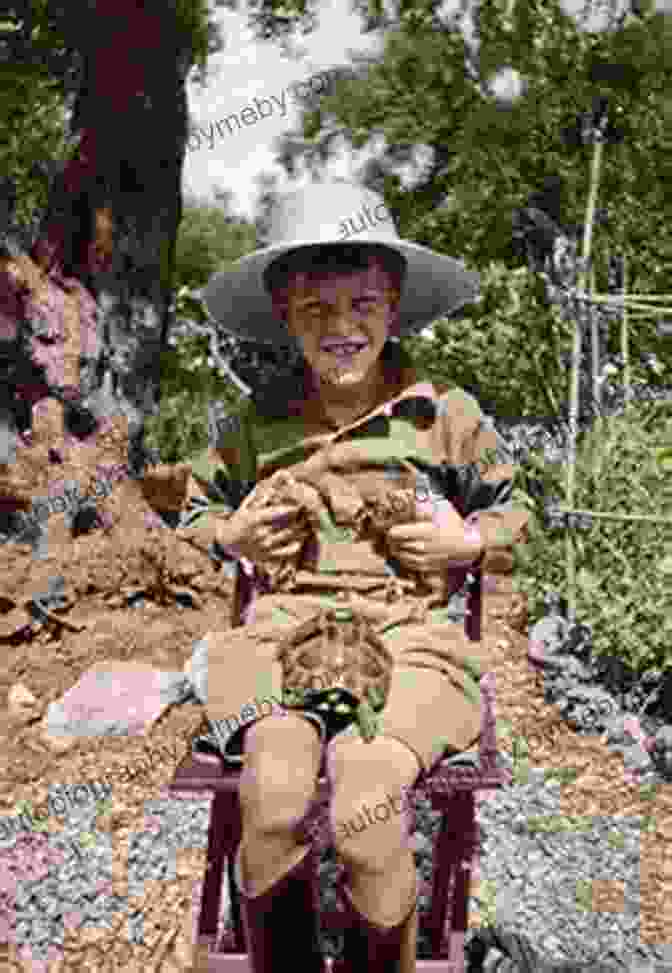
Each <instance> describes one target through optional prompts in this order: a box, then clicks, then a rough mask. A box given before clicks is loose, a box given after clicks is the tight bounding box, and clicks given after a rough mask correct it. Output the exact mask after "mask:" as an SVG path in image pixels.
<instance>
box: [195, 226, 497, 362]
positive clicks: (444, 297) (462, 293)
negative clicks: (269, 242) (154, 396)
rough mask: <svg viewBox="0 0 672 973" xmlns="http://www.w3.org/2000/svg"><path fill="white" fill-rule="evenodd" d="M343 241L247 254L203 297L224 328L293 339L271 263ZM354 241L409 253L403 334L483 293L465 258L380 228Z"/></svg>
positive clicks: (264, 338)
mask: <svg viewBox="0 0 672 973" xmlns="http://www.w3.org/2000/svg"><path fill="white" fill-rule="evenodd" d="M343 242H345V241H342V240H340V241H336V240H335V241H333V243H329V242H326V241H325V240H324V239H321V240H317V239H313V240H295V241H293V242H292V243H291V245H288V244H286V243H282V244H275V245H273V246H270V247H266V248H264V249H263V250H257V251H255V252H254V253H251V254H248V255H247V256H245V257H241V258H240V260H238V261H237V262H236V263H235V264H234V265H233V267H230V268H228V269H227V270H224V271H221V272H219V273H217V274H215V275H214V276H213V277H212V278H211V279H210V281H209V282H208V283H207V285H206V286H205V287H204V288H203V289H202V291H201V292H200V293H201V297H202V299H203V301H204V302H205V305H206V307H207V308H208V311H209V312H210V314H211V315H212V317H213V318H214V319H215V321H216V322H217V323H218V324H219V325H220V326H221V327H222V329H223V330H225V331H228V332H230V333H231V334H236V335H239V336H240V337H244V338H248V339H251V340H253V341H259V342H263V343H266V344H276V343H277V342H279V341H282V340H283V337H284V340H287V339H286V337H285V336H284V335H283V327H282V322H280V321H278V319H277V318H276V316H275V314H274V313H273V306H272V303H271V298H270V296H269V294H268V292H267V291H266V289H265V287H264V272H265V271H266V268H267V267H268V266H269V265H270V264H271V263H273V261H274V260H277V259H278V258H279V257H282V256H284V255H285V254H287V253H290V252H294V251H295V250H302V249H304V248H306V247H317V246H320V247H326V246H334V245H338V244H342V243H343ZM348 244H349V245H352V246H371V245H377V246H383V247H386V248H387V249H389V250H392V251H394V252H395V253H397V254H399V255H400V256H402V257H403V258H404V259H405V261H406V277H405V281H404V287H403V292H402V295H401V300H400V303H399V334H400V335H409V334H413V333H416V332H418V331H420V330H421V329H422V328H424V327H426V326H427V325H429V324H431V322H432V321H435V320H436V319H437V318H439V317H441V316H442V315H448V314H454V313H455V312H456V311H458V310H459V309H460V308H461V307H464V306H465V305H466V304H470V303H472V302H473V301H474V300H475V299H476V298H477V297H478V295H479V290H480V274H478V273H476V272H474V271H469V270H467V269H466V268H465V266H464V264H463V263H462V262H461V261H459V260H455V259H454V258H453V257H447V256H445V255H444V254H439V253H435V252H434V251H433V250H430V249H428V248H427V247H423V246H420V244H417V243H410V242H408V241H406V240H390V237H389V236H385V237H383V236H380V237H378V236H376V235H375V234H370V235H369V234H367V236H366V239H362V240H352V241H348Z"/></svg>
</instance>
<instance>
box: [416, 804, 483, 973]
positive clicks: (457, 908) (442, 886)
mask: <svg viewBox="0 0 672 973" xmlns="http://www.w3.org/2000/svg"><path fill="white" fill-rule="evenodd" d="M475 827H476V819H475V807H474V795H473V793H470V792H462V793H459V792H458V793H457V794H455V795H454V796H453V798H452V800H451V801H450V803H449V805H448V807H446V808H444V809H443V813H442V817H441V829H440V831H439V834H438V837H437V840H436V844H435V847H434V877H433V887H432V906H431V911H430V914H429V917H428V919H427V922H426V929H427V931H428V933H429V937H430V944H431V950H432V956H433V958H434V959H439V958H441V957H442V956H446V954H449V953H455V952H456V951H457V952H459V948H458V947H457V946H456V945H455V944H456V943H459V942H460V941H463V938H464V933H465V931H466V928H467V913H468V902H469V884H470V882H469V872H470V869H471V855H472V854H473V848H474V834H475V831H474V829H475ZM450 958H451V959H453V960H454V956H452V955H451V957H450Z"/></svg>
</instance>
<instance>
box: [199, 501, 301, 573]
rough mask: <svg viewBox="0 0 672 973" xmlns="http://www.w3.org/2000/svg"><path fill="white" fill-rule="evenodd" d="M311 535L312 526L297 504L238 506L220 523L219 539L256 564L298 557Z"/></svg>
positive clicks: (225, 545)
mask: <svg viewBox="0 0 672 973" xmlns="http://www.w3.org/2000/svg"><path fill="white" fill-rule="evenodd" d="M309 536H310V528H309V527H308V525H307V524H306V522H305V519H304V517H303V515H302V511H301V510H300V509H299V508H297V507H288V506H284V507H281V506H277V507H263V508H261V509H260V510H246V509H242V508H239V509H238V510H237V511H236V512H235V513H234V514H233V516H232V517H230V518H228V519H227V520H225V521H223V522H222V523H220V524H218V526H217V540H218V541H219V543H220V544H222V545H223V546H224V547H228V548H232V549H233V552H234V553H236V554H237V555H238V556H240V557H245V558H247V559H248V560H249V561H252V562H253V563H254V564H263V563H264V562H266V561H287V560H291V559H292V558H295V557H296V556H297V555H298V554H299V552H300V551H301V548H302V547H303V545H304V544H305V543H306V541H307V540H308V538H309Z"/></svg>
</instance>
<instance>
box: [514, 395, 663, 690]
mask: <svg viewBox="0 0 672 973" xmlns="http://www.w3.org/2000/svg"><path fill="white" fill-rule="evenodd" d="M671 440H672V403H670V402H665V401H655V402H646V403H637V404H636V405H635V406H633V408H632V409H631V410H629V411H628V412H624V413H621V414H618V415H612V416H610V417H608V418H607V419H605V420H604V422H603V424H602V427H601V428H600V426H599V425H593V426H592V427H591V428H590V429H589V430H587V431H586V432H584V433H582V434H581V435H580V436H579V441H578V443H577V454H576V460H577V461H576V471H575V501H574V509H577V510H593V511H597V512H605V513H606V512H609V513H618V514H630V515H640V516H650V517H660V518H668V519H670V520H672V478H671V477H670V470H669V466H667V465H666V462H665V459H664V457H665V455H667V454H668V449H669V445H670V441H671ZM565 476H566V473H565V469H564V466H563V465H562V464H548V463H544V461H543V458H540V456H539V453H538V451H535V452H532V453H530V455H529V456H528V458H526V459H525V460H524V461H523V462H522V463H521V465H520V467H519V468H518V469H517V471H516V480H515V481H514V487H515V489H516V495H517V497H518V498H519V500H520V502H523V503H525V504H526V505H527V506H528V508H529V509H530V510H531V512H532V518H531V524H530V539H529V543H528V544H527V545H525V546H524V547H521V548H520V549H516V550H515V571H516V575H515V581H514V585H515V587H516V589H517V590H518V591H520V592H523V593H524V594H525V595H526V596H527V600H528V617H529V621H530V624H533V623H534V622H535V621H537V620H538V619H539V618H541V617H542V616H543V615H544V614H545V599H548V597H549V596H550V595H551V594H552V593H553V592H556V593H557V594H559V595H560V596H561V597H562V598H565V599H567V598H568V597H569V589H568V586H567V576H566V559H565V534H566V528H563V527H561V526H558V518H557V516H556V517H555V518H554V517H553V515H552V513H551V515H550V516H549V509H550V508H551V507H552V506H553V505H554V504H558V505H560V506H564V505H565V503H566V493H565V486H566V484H565ZM530 477H534V478H536V479H538V480H541V481H542V483H543V495H541V496H540V495H536V496H535V495H533V496H530V495H529V494H528V495H527V496H523V494H522V493H521V492H520V491H521V490H525V485H526V483H528V482H529V478H530ZM579 528H580V529H579V531H575V532H574V537H575V552H576V581H577V595H576V612H577V621H578V620H580V621H581V622H584V623H586V624H587V625H589V626H590V628H591V631H592V644H593V650H594V652H595V654H596V655H618V656H619V657H620V658H621V659H622V660H623V661H624V663H625V664H626V665H628V666H629V667H630V668H631V669H632V670H633V671H634V672H641V671H643V670H645V669H649V668H656V669H661V670H662V669H666V668H669V669H672V650H671V649H670V635H671V634H672V633H671V631H670V630H671V628H672V612H670V595H669V592H670V567H671V563H672V558H670V554H672V524H670V525H668V524H663V523H656V522H647V521H623V520H618V521H617V520H602V519H598V518H590V519H589V520H588V519H586V521H585V522H584V523H580V524H579Z"/></svg>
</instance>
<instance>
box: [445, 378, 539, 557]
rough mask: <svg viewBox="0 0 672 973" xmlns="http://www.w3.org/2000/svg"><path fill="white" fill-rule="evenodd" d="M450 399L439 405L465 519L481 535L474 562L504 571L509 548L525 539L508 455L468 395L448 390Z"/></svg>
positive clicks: (526, 517)
mask: <svg viewBox="0 0 672 973" xmlns="http://www.w3.org/2000/svg"><path fill="white" fill-rule="evenodd" d="M442 398H443V397H442ZM450 399H451V401H450V404H449V405H448V407H447V408H446V409H445V414H446V422H447V429H446V432H447V439H448V449H449V459H450V462H451V463H453V464H455V465H456V466H458V467H459V468H460V476H461V489H460V496H461V500H462V509H463V510H464V521H465V524H475V525H477V526H478V530H479V532H480V534H481V538H482V554H481V557H480V558H479V559H478V562H477V563H478V565H479V567H480V568H481V569H482V570H483V571H485V572H488V571H494V572H497V573H509V572H510V571H511V570H512V569H513V564H514V559H513V547H514V545H517V544H520V543H524V542H525V540H526V539H527V530H528V524H529V521H530V512H529V510H528V509H527V508H526V507H525V506H524V505H523V504H522V503H520V502H516V501H515V500H514V498H513V479H514V476H515V472H516V467H515V464H514V463H513V458H512V456H511V453H510V451H509V449H508V447H507V445H506V443H505V441H504V440H503V439H502V437H501V436H500V435H499V434H498V433H497V431H496V429H495V428H494V424H493V422H492V419H491V418H490V417H489V416H487V415H485V414H484V413H483V411H482V410H481V407H480V406H479V404H478V402H477V401H476V399H475V398H474V397H473V396H472V395H469V394H468V393H466V392H464V391H463V390H461V389H460V390H453V391H452V393H451V395H450Z"/></svg>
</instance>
